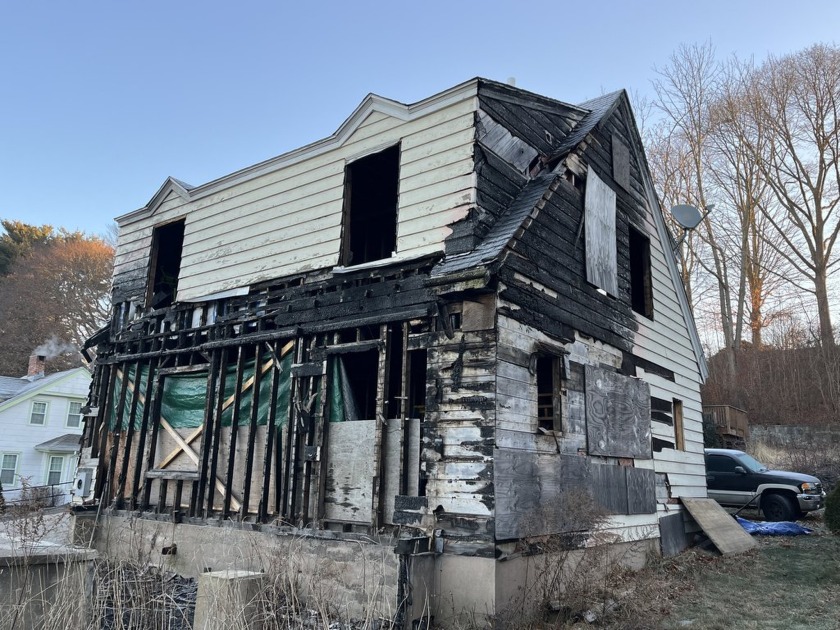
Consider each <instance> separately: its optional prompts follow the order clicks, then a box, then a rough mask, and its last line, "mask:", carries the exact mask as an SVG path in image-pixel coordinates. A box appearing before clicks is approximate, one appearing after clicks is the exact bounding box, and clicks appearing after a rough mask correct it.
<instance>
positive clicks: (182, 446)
mask: <svg viewBox="0 0 840 630" xmlns="http://www.w3.org/2000/svg"><path fill="white" fill-rule="evenodd" d="M293 347H294V342H293V341H290V342H288V343H287V344H286V345H285V346H283V348H282V349H281V350H280V357H281V358H282V357H284V356H286V354H288V353H289V352H290V351H291V349H292V348H293ZM273 365H274V359H269V360H268V361H266V362H265V363H263V364H262V366H260V375H262V374H265V373H266V372H267V371H268V370H270V369H271V368H272V366H273ZM117 376H119V378H123V373H122V370H117ZM255 378H256V375H254V376H252V377H250V378H249V379H248V380H246V381H245V382H244V383H242V390H241V392H240V394H241V393H243V392H246V391H248V390H249V389H250V388H251V387H252V386H253V385H254V380H255ZM128 389H129V391H130V392H131V393H134V385H133V383H131V381H129V383H128ZM235 399H236V396H235V394H231V395H230V396H228V397H227V398H226V399H225V401H224V403H222V411H223V412H224V411H225V410H226V409H227V408H228V407H230V406H231V405H232V404H233V401H234V400H235ZM139 400H140V402H141V403H143V404H144V405H145V404H146V397H145V396H144V395H143V393H142V392H141V393H140V395H139ZM160 426H162V427H163V428H164V429H165V430H166V432H167V433H169V435H170V436H172V439H173V440H175V442H176V444H178V447H177V448H175V449H173V450H172V451H171V452H170V453H169V454H168V455H167V456H166V457H164V458H163V459H162V460H161V461H160V463H159V464H158V465H157V469H158V470H161V469H163V468H166V467H167V466H169V464H171V463H172V462H173V461H175V458H177V457H178V455H180V454H181V453H182V452H183V453H184V454H185V455H186V456H187V457H189V458H190V459H191V460H192V461H193V463H194V464H195V465H196V466H198V461H199V457H198V453H196V452H195V451H194V450H193V448H192V446H190V444H191V443H192V442H194V441H195V440H196V438H198V437H199V436H200V435H201V434H202V433H203V432H204V425H201V426H200V427H198V428H197V429H196V430H195V431H193V432H192V433H190V434H189V435H188V436H187V437H186V439H184V438H183V437H181V435H180V434H179V433H178V432H177V431H176V430H175V429H174V428H173V427H172V425H171V424H169V422H168V421H167V419H166V418H164V417H163V416H161V417H160ZM214 481H215V486H216V490H218V491H219V492H220V493H221V494H222V495H224V494H225V493H226V492H227V487H226V486H225V484H224V483H223V482H222V480H221V479H219V478H218V477H216V479H215V480H214ZM230 504H231V506H232V507H233V509H234V510H238V509H239V508H241V507H242V503H241V502H240V501H239V500H238V499H237V498H236V496H235V495H234V494H233V493H232V492H231V495H230Z"/></svg>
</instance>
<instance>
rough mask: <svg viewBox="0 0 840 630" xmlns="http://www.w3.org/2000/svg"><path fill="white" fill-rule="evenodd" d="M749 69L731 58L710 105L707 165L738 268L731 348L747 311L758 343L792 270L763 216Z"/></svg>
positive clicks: (768, 197) (763, 186)
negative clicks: (770, 305) (773, 300)
mask: <svg viewBox="0 0 840 630" xmlns="http://www.w3.org/2000/svg"><path fill="white" fill-rule="evenodd" d="M753 72H754V69H753V67H752V65H751V64H748V63H742V62H739V61H737V60H732V61H731V62H730V63H729V64H728V65H727V66H726V69H725V72H724V77H723V80H722V81H721V82H720V84H719V91H718V94H717V97H716V99H715V100H714V102H713V103H712V106H711V110H710V134H709V149H708V150H709V156H708V164H709V169H708V170H709V173H710V176H711V177H712V178H713V180H714V184H715V190H716V195H717V196H718V198H720V199H722V200H723V208H722V209H723V211H722V212H719V213H718V214H719V216H720V217H721V227H722V228H723V229H722V230H720V233H721V235H722V236H721V238H722V240H723V241H725V242H724V249H725V251H726V252H727V256H728V258H729V260H730V267H731V268H733V269H738V273H737V292H736V306H735V318H734V321H735V330H734V334H733V342H734V346H735V348H740V347H741V340H742V338H743V328H744V323H745V319H747V317H745V314H746V315H747V316H748V319H749V327H750V331H751V338H752V343H753V345H754V346H756V347H760V346H761V345H762V329H763V328H764V327H765V326H766V325H767V323H768V321H769V320H770V319H771V317H772V316H773V314H770V313H768V312H767V311H765V306H766V305H767V301H768V299H769V298H771V297H776V298H780V296H781V294H782V292H783V289H784V287H785V285H786V284H787V282H788V281H787V278H788V277H789V276H790V271H791V270H790V269H789V266H788V265H787V264H786V261H785V259H784V258H783V257H782V256H780V255H779V253H778V245H779V244H780V241H779V239H778V237H777V236H776V235H775V234H773V231H772V229H771V226H770V225H769V222H768V220H767V219H766V214H767V213H768V211H769V208H770V206H771V205H772V201H773V200H772V194H771V193H770V189H769V184H768V183H767V181H766V179H765V178H764V175H763V172H762V170H761V168H760V165H759V164H758V163H757V162H756V160H755V159H754V157H753V152H752V151H751V149H750V148H749V147H750V146H752V147H762V146H764V145H765V144H766V138H765V137H764V136H763V135H762V133H761V130H759V129H757V128H756V127H755V126H754V125H753V124H751V117H750V113H749V84H750V82H751V77H752V74H753ZM774 237H775V241H776V247H773V246H772V240H773V239H774Z"/></svg>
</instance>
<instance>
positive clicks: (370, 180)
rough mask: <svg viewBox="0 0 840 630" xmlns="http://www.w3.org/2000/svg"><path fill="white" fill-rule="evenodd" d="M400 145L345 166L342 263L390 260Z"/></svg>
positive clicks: (394, 224)
mask: <svg viewBox="0 0 840 630" xmlns="http://www.w3.org/2000/svg"><path fill="white" fill-rule="evenodd" d="M399 175H400V147H399V145H397V146H394V147H391V148H389V149H385V150H384V151H381V152H379V153H375V154H373V155H369V156H367V157H363V158H361V159H359V160H356V161H355V162H353V163H352V164H349V165H348V166H347V169H346V172H345V189H344V208H345V216H344V243H343V246H342V251H343V256H342V264H344V265H346V266H349V265H360V264H362V263H366V262H370V261H373V260H381V259H383V258H389V257H390V256H391V253H392V252H393V251H394V250H395V249H396V246H397V203H398V190H399Z"/></svg>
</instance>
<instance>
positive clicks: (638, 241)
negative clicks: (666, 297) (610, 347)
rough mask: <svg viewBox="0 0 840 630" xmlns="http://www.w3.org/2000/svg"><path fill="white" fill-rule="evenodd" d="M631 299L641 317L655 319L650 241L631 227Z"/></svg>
mask: <svg viewBox="0 0 840 630" xmlns="http://www.w3.org/2000/svg"><path fill="white" fill-rule="evenodd" d="M630 299H631V303H632V306H633V310H634V311H636V312H637V313H638V314H639V315H644V316H645V317H647V318H649V319H652V318H653V286H652V280H651V273H650V240H649V239H648V237H647V236H645V235H644V234H642V233H641V232H640V231H639V230H637V229H636V228H634V227H633V226H632V225H631V226H630Z"/></svg>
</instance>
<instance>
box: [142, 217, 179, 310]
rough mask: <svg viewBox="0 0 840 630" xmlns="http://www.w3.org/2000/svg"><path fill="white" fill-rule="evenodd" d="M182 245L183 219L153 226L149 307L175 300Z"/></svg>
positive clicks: (163, 304) (163, 305)
mask: <svg viewBox="0 0 840 630" xmlns="http://www.w3.org/2000/svg"><path fill="white" fill-rule="evenodd" d="M183 247H184V220H183V219H181V220H180V221H173V222H172V223H167V224H166V225H161V226H158V227H156V228H155V230H154V233H153V234H152V252H151V260H150V263H151V264H150V268H149V269H150V270H149V295H148V305H149V307H150V308H164V307H166V306H169V305H170V304H172V302H174V301H175V294H176V292H177V290H178V274H179V273H181V250H182V249H183Z"/></svg>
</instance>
